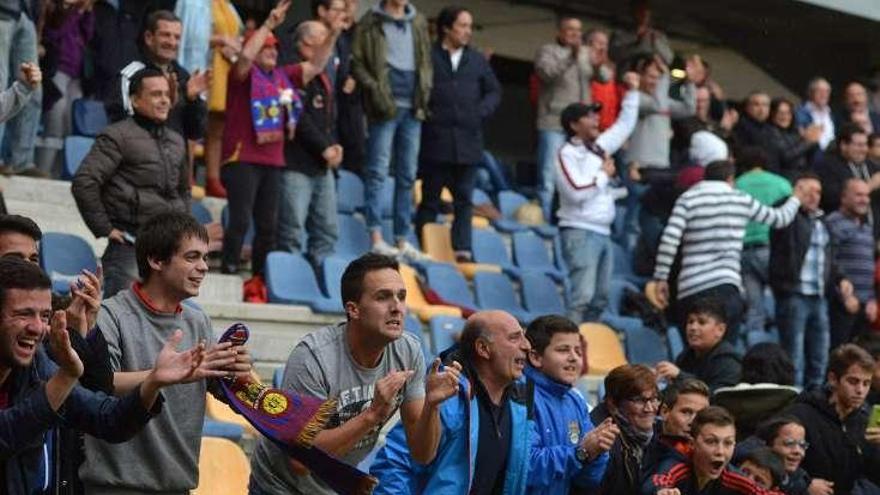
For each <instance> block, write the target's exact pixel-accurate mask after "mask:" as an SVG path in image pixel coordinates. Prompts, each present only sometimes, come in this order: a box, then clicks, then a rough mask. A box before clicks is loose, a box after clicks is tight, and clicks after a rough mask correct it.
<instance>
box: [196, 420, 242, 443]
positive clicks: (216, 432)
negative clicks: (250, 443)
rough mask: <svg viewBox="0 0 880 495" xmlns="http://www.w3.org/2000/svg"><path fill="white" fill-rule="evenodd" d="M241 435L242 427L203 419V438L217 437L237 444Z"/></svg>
mask: <svg viewBox="0 0 880 495" xmlns="http://www.w3.org/2000/svg"><path fill="white" fill-rule="evenodd" d="M243 435H244V427H242V426H241V425H237V424H235V423H227V422H226V421H214V420H213V419H205V422H204V423H203V424H202V436H203V437H218V438H225V439H227V440H232V441H233V442H239V441H241V437H242V436H243Z"/></svg>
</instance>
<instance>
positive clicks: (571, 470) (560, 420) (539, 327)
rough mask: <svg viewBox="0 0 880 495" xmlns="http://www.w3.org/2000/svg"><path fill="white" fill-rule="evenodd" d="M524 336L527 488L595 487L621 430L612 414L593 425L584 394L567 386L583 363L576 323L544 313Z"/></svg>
mask: <svg viewBox="0 0 880 495" xmlns="http://www.w3.org/2000/svg"><path fill="white" fill-rule="evenodd" d="M526 337H527V338H528V339H529V342H530V343H531V345H532V350H531V351H530V352H529V365H530V366H529V367H527V368H526V370H525V373H526V376H527V377H528V378H529V379H530V380H531V381H532V382H534V388H535V390H534V415H535V419H534V427H535V428H534V429H533V434H532V443H531V447H530V452H529V460H530V462H529V477H528V493H529V494H535V495H537V494H549V493H552V494H554V495H567V494H568V493H569V488H570V487H571V485H572V484H573V485H575V486H576V487H582V488H596V487H598V486H599V484H600V483H601V481H602V476H603V475H604V474H605V466H606V465H607V464H608V451H609V450H610V449H611V446H612V445H613V444H614V440H615V439H616V438H617V435H618V434H619V433H620V430H619V429H618V427H617V425H615V424H614V423H613V422H612V420H611V418H608V419H606V420H605V421H603V422H602V423H601V424H599V425H598V426H597V427H595V428H594V427H593V423H592V421H590V415H589V411H588V410H587V403H586V401H585V400H584V397H583V396H582V395H581V394H580V392H578V391H577V390H576V389H574V388H573V387H572V385H573V384H574V382H575V380H577V379H578V377H579V376H580V373H581V369H582V368H583V362H584V357H583V356H582V354H581V341H580V334H579V332H578V327H577V325H575V324H574V322H572V321H571V320H569V319H568V318H565V317H562V316H557V315H547V316H542V317H540V318H537V319H536V320H534V321H533V322H532V323H531V324H530V325H529V327H528V328H527V329H526Z"/></svg>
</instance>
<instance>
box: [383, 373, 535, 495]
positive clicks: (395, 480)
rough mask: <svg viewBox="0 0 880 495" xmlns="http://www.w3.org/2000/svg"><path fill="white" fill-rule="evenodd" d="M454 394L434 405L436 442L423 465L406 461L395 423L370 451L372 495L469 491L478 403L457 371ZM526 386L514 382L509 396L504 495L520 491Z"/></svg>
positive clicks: (527, 423)
mask: <svg viewBox="0 0 880 495" xmlns="http://www.w3.org/2000/svg"><path fill="white" fill-rule="evenodd" d="M460 385H461V386H460V387H459V393H458V395H456V396H454V397H451V398H449V399H447V400H446V401H445V402H443V404H441V406H440V421H441V433H440V445H439V446H438V447H437V456H436V457H435V458H434V460H433V461H432V462H431V464H428V465H420V464H417V463H415V462H414V461H413V460H412V457H411V456H410V453H409V447H407V444H406V433H405V432H404V429H403V424H402V423H398V424H397V426H395V427H394V428H393V429H392V430H391V432H390V433H389V434H388V437H387V438H386V439H385V446H384V447H383V448H382V450H380V451H379V453H378V454H377V455H376V460H375V461H374V462H373V465H372V467H371V468H370V473H371V474H372V475H373V476H375V477H376V478H378V480H379V486H378V487H376V489H375V490H374V491H373V493H374V495H407V494H411V495H416V494H421V493H430V494H432V495H463V494H466V493H468V492H470V489H471V482H472V481H473V479H472V477H473V474H474V467H475V465H476V458H477V441H478V439H479V424H480V421H479V418H478V416H477V415H478V414H479V412H478V411H479V407H478V405H477V397H476V394H475V393H471V390H472V387H471V383H470V381H469V380H468V379H467V378H466V377H465V376H464V375H462V377H461V381H460ZM531 396H532V384H531V383H529V382H526V381H525V380H520V381H518V382H517V383H516V384H514V390H513V392H512V394H511V396H510V402H509V403H510V414H511V425H512V431H513V434H512V435H511V438H510V453H509V457H508V459H507V473H506V474H505V482H504V491H503V494H504V495H524V494H525V493H526V478H527V476H528V473H529V444H530V443H529V442H530V435H531V432H532V431H533V429H534V425H533V421H532V419H531V412H532V411H531V407H532V406H531V402H532V401H531V399H532V397H531Z"/></svg>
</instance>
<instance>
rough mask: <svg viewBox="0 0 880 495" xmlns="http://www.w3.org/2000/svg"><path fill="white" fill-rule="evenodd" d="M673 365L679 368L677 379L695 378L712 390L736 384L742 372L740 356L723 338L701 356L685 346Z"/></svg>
mask: <svg viewBox="0 0 880 495" xmlns="http://www.w3.org/2000/svg"><path fill="white" fill-rule="evenodd" d="M675 365H676V366H678V367H679V368H680V369H681V374H679V375H678V378H677V380H683V379H684V378H697V379H699V380H702V381H703V382H705V383H706V385H708V386H709V390H711V391H712V392H714V391H715V390H716V389H718V388H721V387H729V386H732V385H736V384H737V383H739V379H740V375H741V374H742V356H740V355H739V353H738V352H736V349H734V348H733V346H732V345H730V344H729V343H728V342H727V341H724V340H722V341H721V343H719V344H718V345H716V346H715V347H714V348H713V349H712V350H711V351H709V352H708V353H707V354H706V355H705V356H703V357H697V353H695V352H694V350H693V349H691V348H690V347H687V348H685V350H684V351H682V352H681V354H679V355H678V357H677V358H676V359H675Z"/></svg>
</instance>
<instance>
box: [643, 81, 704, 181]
mask: <svg viewBox="0 0 880 495" xmlns="http://www.w3.org/2000/svg"><path fill="white" fill-rule="evenodd" d="M696 111H697V92H696V88H694V85H693V83H687V84H685V85H684V86H682V88H681V100H676V99H673V98H670V96H669V73H668V72H667V73H664V74H663V75H661V76H660V81H659V82H658V83H657V88H656V89H655V90H654V94H653V95H649V94H645V93H641V92H640V93H639V122H638V123H637V124H636V129H635V130H634V131H633V133H632V135H631V136H630V138H629V148H627V150H626V160H627V162H639V164H640V165H641V166H642V167H647V168H659V169H668V168H669V139H670V138H671V137H672V119H681V118H685V117H690V116H692V115H694V113H696Z"/></svg>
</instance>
